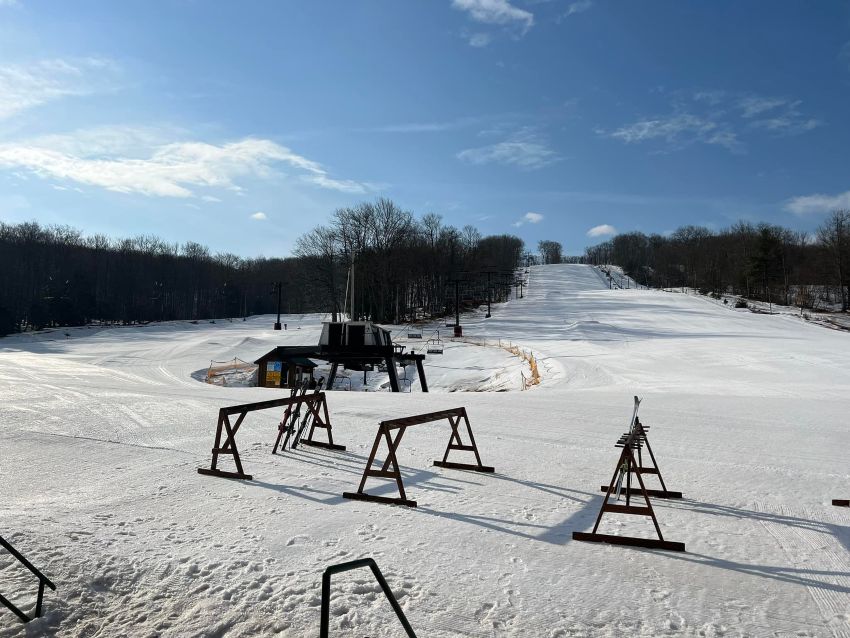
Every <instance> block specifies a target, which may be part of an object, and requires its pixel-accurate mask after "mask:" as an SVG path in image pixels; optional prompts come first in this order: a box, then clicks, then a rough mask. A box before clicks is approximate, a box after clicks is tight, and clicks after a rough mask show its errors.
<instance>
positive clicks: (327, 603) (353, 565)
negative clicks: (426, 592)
mask: <svg viewBox="0 0 850 638" xmlns="http://www.w3.org/2000/svg"><path fill="white" fill-rule="evenodd" d="M361 567H368V568H369V569H371V570H372V574H373V575H374V576H375V580H377V581H378V584H379V585H380V586H381V589H382V590H383V592H384V596H386V597H387V600H388V601H389V602H390V605H392V608H393V611H394V612H395V615H396V617H397V618H398V619H399V622H401V625H402V627H404V631H405V632H407V635H408V638H416V634H415V633H414V631H413V627H411V626H410V623H409V622H408V621H407V617H406V616H405V615H404V611H403V610H402V608H401V605H399V604H398V600H396V597H395V595H394V594H393V592H392V590H391V589H390V586H389V585H388V584H387V580H386V578H384V575H383V574H382V573H381V570H380V568H379V567H378V564H377V563H376V562H375V561H374V560H373V559H371V558H361V559H359V560H352V561H349V562H347V563H340V564H339V565H331V566H330V567H328V568H327V569H326V570H325V573H324V574H322V624H321V628H320V629H319V638H328V632H329V631H330V627H329V625H330V612H331V576H333V575H334V574H339V573H340V572H348V571H351V570H353V569H360V568H361Z"/></svg>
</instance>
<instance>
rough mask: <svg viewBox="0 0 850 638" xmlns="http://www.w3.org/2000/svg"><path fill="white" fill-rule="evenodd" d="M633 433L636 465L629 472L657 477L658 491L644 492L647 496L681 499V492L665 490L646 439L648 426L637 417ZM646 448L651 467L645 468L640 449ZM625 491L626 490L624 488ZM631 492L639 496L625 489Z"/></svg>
mask: <svg viewBox="0 0 850 638" xmlns="http://www.w3.org/2000/svg"><path fill="white" fill-rule="evenodd" d="M634 431H635V434H636V435H637V463H636V464H635V465H634V466H633V467H632V468H631V471H632V472H634V473H635V474H655V475H657V476H658V480H659V481H660V482H661V489H660V490H650V489H648V490H646V493H647V494H648V495H649V496H656V497H658V498H682V493H681V492H672V491H670V490H668V489H667V486H666V485H665V484H664V477H663V476H661V469H660V468H659V467H658V461H656V460H655V455H654V454H653V453H652V446H651V445H650V444H649V439H648V438H647V432H648V431H649V426H648V425H644V424H643V423H641V422H640V420H639V419H638V417H635V422H634ZM644 446H645V447H646V451H647V452H649V458H650V459H651V460H652V465H651V466H647V465H644V464H643V454H642V448H643V447H644ZM608 487H609V486H608V485H603V486H602V487H601V490H602V491H603V492H607V491H608ZM624 489H626V488H624ZM627 489H629V490H631V493H632V494H636V495H639V494H640V490H639V489H637V488H634V487H630V488H627Z"/></svg>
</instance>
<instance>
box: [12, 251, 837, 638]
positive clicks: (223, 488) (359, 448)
mask: <svg viewBox="0 0 850 638" xmlns="http://www.w3.org/2000/svg"><path fill="white" fill-rule="evenodd" d="M529 279H530V282H529V286H528V290H527V293H526V296H525V298H524V299H520V300H513V301H511V302H508V303H506V304H501V305H499V306H496V307H494V311H493V317H492V318H490V319H484V318H483V315H482V314H474V315H471V316H468V317H465V318H464V319H463V324H464V333H465V335H469V336H470V338H471V340H472V341H476V340H477V341H478V342H486V343H488V344H493V343H496V344H498V340H500V339H501V340H503V341H510V342H511V343H513V344H519V345H520V346H521V347H522V348H524V349H525V350H530V351H532V352H533V353H534V356H535V357H536V358H537V361H538V366H539V369H540V374H541V377H542V381H541V383H540V385H538V386H536V387H534V388H532V389H531V390H529V391H527V392H519V391H514V392H449V391H450V390H463V389H518V385H517V384H516V383H515V381H516V380H517V379H518V378H519V373H520V371H525V373H526V374H527V364H525V362H523V361H522V360H521V359H519V358H518V357H516V356H514V355H512V354H511V353H509V352H507V351H505V350H504V349H502V348H499V347H498V345H486V346H480V345H475V344H474V343H465V342H448V341H447V342H446V354H444V355H443V356H442V357H438V356H435V357H431V358H429V359H428V360H427V361H426V372H427V374H428V376H429V383H430V385H431V386H432V392H431V393H429V394H423V393H420V392H411V393H402V394H391V393H386V392H354V391H352V392H334V393H332V394H331V395H329V406H330V410H331V418H332V420H333V423H334V434H335V439H337V441H338V442H340V443H343V444H345V445H347V446H348V450H347V451H346V452H341V453H340V452H330V451H323V450H317V449H310V450H298V451H296V452H289V451H288V452H286V454H285V455H284V456H272V455H271V454H270V451H271V445H272V443H273V441H274V437H275V435H276V423H277V420H278V419H279V418H280V414H278V413H272V411H270V412H268V413H263V412H259V413H253V414H251V415H249V416H248V418H247V419H246V421H245V424H244V425H243V427H242V429H241V430H240V432H239V437H238V441H239V444H240V449H241V450H242V457H243V463H244V465H245V467H246V471H248V472H249V473H252V474H253V475H254V479H255V480H254V481H251V482H239V481H230V480H224V479H216V478H212V477H208V476H202V475H199V474H197V472H196V468H197V467H200V466H206V465H208V464H209V456H210V448H211V447H212V444H213V432H214V425H215V418H216V414H217V410H218V408H219V407H221V406H224V405H228V404H235V403H244V402H247V401H253V400H262V399H267V398H269V397H270V396H275V395H276V391H274V390H267V389H262V388H228V387H224V388H223V387H217V386H212V385H208V384H204V383H200V382H198V381H197V380H196V378H194V377H193V373H197V372H198V371H199V370H205V369H206V367H207V366H208V365H209V361H210V360H213V359H214V360H226V359H230V358H233V357H239V358H241V359H245V360H251V359H252V358H254V357H256V356H259V355H260V354H262V353H264V352H266V351H267V350H268V349H270V348H271V347H273V346H275V345H294V344H298V343H311V342H314V341H315V340H316V339H317V338H318V334H319V324H320V320H321V317H318V316H308V317H290V318H288V319H290V320H289V321H287V323H288V324H289V330H287V331H286V332H285V333H274V332H273V331H271V330H270V329H269V327H270V322H269V319H268V317H261V318H255V319H252V320H249V321H247V322H244V323H243V322H241V321H240V322H233V323H222V322H218V323H216V324H205V323H201V324H197V325H193V324H188V323H174V324H165V325H159V326H155V325H151V326H147V327H138V328H113V329H103V330H94V329H92V330H87V329H75V330H72V331H68V333H69V334H70V337H65V336H64V334H63V332H64V331H60V332H59V333H53V334H51V335H46V336H45V335H41V336H35V337H34V336H32V335H28V336H18V337H14V338H7V339H4V340H0V389H2V399H0V401H2V402H1V403H0V417H2V423H3V426H4V427H3V429H2V430H0V445H1V446H2V450H3V453H2V456H0V480H2V486H3V499H2V503H0V534H2V535H3V536H4V537H5V538H7V539H8V540H10V541H11V542H12V543H13V544H15V545H16V546H17V547H18V548H19V549H20V550H21V551H22V552H23V553H24V554H25V555H27V556H28V557H29V558H31V559H32V561H33V562H34V563H35V564H36V565H37V566H39V567H40V568H42V569H43V570H44V571H45V573H46V574H47V575H48V576H50V577H51V578H52V579H53V580H54V581H55V582H56V584H57V585H58V587H59V589H58V591H57V592H55V593H54V592H50V591H48V592H47V594H46V596H45V614H44V616H43V617H42V618H41V619H39V620H36V621H34V622H32V623H30V624H29V625H27V626H23V625H20V624H18V623H17V621H16V620H15V618H14V617H13V616H12V615H11V613H9V612H4V613H2V614H0V637H3V638H5V637H7V636H17V635H29V636H39V635H51V634H56V635H63V636H86V637H94V636H125V635H127V636H256V635H281V636H310V635H316V634H317V633H318V623H319V602H320V582H321V573H322V571H323V569H324V568H325V567H326V566H327V565H329V564H333V563H336V562H341V561H345V560H351V559H354V558H360V557H364V556H372V557H374V558H375V559H376V560H377V562H378V564H379V565H380V566H381V567H382V569H383V570H384V572H385V574H386V575H387V577H388V580H389V582H390V585H391V587H392V588H393V590H394V591H395V592H396V593H397V594H398V596H399V599H400V601H401V603H402V605H403V607H404V608H405V610H406V613H407V616H408V618H409V619H410V621H411V623H412V625H413V626H414V628H415V629H416V630H417V633H418V635H419V636H482V637H483V636H534V637H536V636H541V637H556V636H624V637H625V636H721V635H724V636H836V637H839V636H850V555H848V549H850V528H848V523H850V511H848V510H847V509H841V508H835V507H832V506H831V505H830V504H829V503H830V499H832V498H850V472H848V468H847V463H846V450H847V447H848V443H850V436H848V433H847V414H848V412H850V396H848V389H850V361H848V353H850V348H849V347H848V346H850V341H848V339H850V335H848V334H847V333H844V332H839V331H834V330H827V329H824V328H822V327H818V326H813V325H809V324H806V323H802V322H800V321H799V319H795V318H793V317H788V316H782V315H758V314H752V313H736V312H730V311H729V310H728V309H726V308H723V307H721V306H718V305H717V304H714V303H711V302H710V301H709V300H707V299H704V298H700V297H694V296H688V295H681V294H678V295H674V294H670V293H663V292H658V291H647V290H634V289H631V290H608V289H607V284H606V282H605V281H604V279H603V277H602V276H601V275H600V274H599V272H598V271H597V270H595V269H593V268H591V267H587V266H578V265H562V266H541V267H535V268H532V269H531V273H530V275H529ZM299 324H300V329H299ZM445 330H446V329H445V328H443V331H445ZM398 331H399V334H401V329H400V328H399V329H398ZM425 332H426V334H425V335H424V336H426V337H427V336H428V335H427V330H426V331H425ZM443 336H444V338H445V335H443ZM410 345H413V344H410ZM511 366H515V369H513V368H512V367H511ZM355 374H360V373H355ZM370 374H372V373H370ZM499 374H501V375H503V376H502V377H499V376H498V375H499ZM374 375H375V377H374V383H375V384H376V386H375V387H374V388H372V389H377V388H378V387H379V386H380V385H381V382H380V378H379V375H378V373H374ZM511 375H515V378H514V377H512V376H511ZM196 376H197V374H196ZM500 379H502V381H504V386H505V387H500V384H501V383H502V381H500ZM506 379H509V381H507V380H506ZM416 385H417V384H416V383H415V382H414V383H413V386H414V389H416ZM634 394H638V395H640V396H641V397H643V398H644V402H643V404H642V407H641V415H642V417H643V418H642V420H643V421H644V423H645V424H647V425H649V426H651V428H652V430H651V439H652V443H653V448H654V451H655V452H656V455H657V457H658V460H659V463H660V465H661V468H662V470H663V472H664V475H665V479H666V481H667V483H668V486H669V487H670V488H671V489H678V490H681V491H682V492H684V494H685V497H686V498H685V499H683V500H682V501H669V502H665V501H662V500H655V501H654V506H655V508H656V512H657V514H658V517H659V522H660V524H661V527H662V530H663V532H664V535H665V538H667V539H669V540H674V541H682V542H684V543H686V546H687V552H686V553H672V552H662V551H651V550H643V549H633V548H627V547H618V546H605V545H596V544H591V543H581V542H576V541H573V540H572V539H571V533H572V532H573V531H575V530H589V529H590V528H591V527H592V526H593V521H594V520H595V517H596V514H597V512H598V509H599V505H600V502H601V500H602V495H601V494H600V493H599V491H598V490H599V486H600V484H601V483H604V482H606V481H607V480H608V479H609V478H610V475H611V473H612V472H613V470H614V464H615V462H616V459H617V452H618V451H617V450H616V449H615V448H614V443H615V441H616V439H617V437H618V436H619V434H621V433H622V432H623V431H624V429H625V428H626V427H627V424H628V423H627V422H628V417H629V414H630V413H631V403H632V399H631V397H632V395H634ZM458 405H465V406H466V407H467V409H468V411H469V414H470V419H471V422H472V426H473V429H474V431H475V435H476V440H477V443H478V445H479V448H480V449H481V452H482V456H483V461H484V463H485V464H489V465H494V466H495V467H496V474H494V475H486V474H475V473H470V472H460V471H453V470H448V469H439V468H435V467H433V466H432V461H433V460H434V459H435V458H439V457H440V455H441V454H442V452H443V449H444V448H445V444H446V442H447V440H448V435H449V432H448V427H447V425H445V424H431V425H421V426H417V427H415V428H412V429H411V430H409V431H408V433H407V434H406V435H405V439H404V442H403V443H402V446H401V449H400V452H399V461H400V463H401V464H402V468H403V472H404V474H405V485H406V487H407V490H408V494H409V497H410V498H413V499H416V500H417V501H418V502H419V507H418V508H416V509H406V508H401V507H391V506H386V505H379V504H373V503H364V502H358V501H349V500H345V499H343V498H342V497H341V494H342V492H343V491H348V490H354V489H356V486H357V483H358V481H359V478H360V475H361V473H362V470H363V466H364V464H365V460H366V457H367V455H368V452H369V450H370V448H371V444H372V441H373V439H374V435H375V430H376V426H377V423H378V421H380V420H382V419H386V418H390V417H394V416H402V415H406V414H415V413H419V412H425V411H431V410H437V409H441V408H448V407H454V406H458ZM223 463H227V461H226V460H225V461H223ZM650 480H651V479H650ZM370 481H374V483H370V485H372V486H374V485H375V484H376V483H380V481H379V480H378V479H370ZM389 488H390V486H385V487H379V488H377V489H375V490H373V491H375V492H377V493H380V494H387V495H391V494H392V490H391V489H389ZM629 519H633V517H623V516H617V515H606V518H605V519H604V520H603V529H602V531H604V532H606V533H614V534H645V535H647V536H651V533H652V530H651V524H650V523H649V522H648V521H643V520H629ZM335 582H336V583H338V584H337V585H335V590H334V597H333V601H332V606H331V615H332V622H331V625H332V634H333V635H339V636H342V635H357V636H363V635H370V636H397V635H403V634H402V632H401V628H400V626H398V625H397V624H396V623H395V621H394V619H393V618H392V612H391V610H390V608H389V605H387V604H386V603H385V602H384V600H383V598H382V596H381V593H380V591H379V589H378V588H377V585H375V584H374V583H372V582H371V581H370V580H369V578H368V575H367V573H365V572H362V573H361V572H350V573H347V574H344V575H340V576H338V577H336V578H335ZM34 584H35V583H34V582H31V581H30V580H29V579H28V578H26V577H25V574H24V573H23V572H22V570H21V569H20V568H19V567H18V566H16V564H15V563H13V561H11V560H10V559H9V557H8V556H7V555H5V554H3V555H0V593H3V594H6V595H8V594H12V595H11V598H12V599H13V600H14V601H16V602H19V603H21V605H22V606H24V607H25V609H27V610H31V609H32V604H33V601H34V588H33V585H34ZM25 590H26V591H25ZM0 611H2V610H0Z"/></svg>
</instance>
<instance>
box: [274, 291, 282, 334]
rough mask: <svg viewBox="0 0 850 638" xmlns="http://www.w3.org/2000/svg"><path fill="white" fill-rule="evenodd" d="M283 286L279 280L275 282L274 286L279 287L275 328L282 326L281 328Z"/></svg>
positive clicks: (278, 328)
mask: <svg viewBox="0 0 850 638" xmlns="http://www.w3.org/2000/svg"><path fill="white" fill-rule="evenodd" d="M281 287H282V284H281V282H279V281H278V282H276V283H275V284H274V288H277V323H275V324H274V329H275V330H280V328H281V324H280V294H281V293H280V289H281Z"/></svg>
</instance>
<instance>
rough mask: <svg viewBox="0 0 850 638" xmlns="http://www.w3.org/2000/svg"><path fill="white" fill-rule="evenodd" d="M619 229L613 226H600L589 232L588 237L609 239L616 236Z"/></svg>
mask: <svg viewBox="0 0 850 638" xmlns="http://www.w3.org/2000/svg"><path fill="white" fill-rule="evenodd" d="M616 234H617V229H616V228H614V227H613V226H612V225H611V224H600V225H599V226H594V227H593V228H591V229H590V230H589V231H587V236H588V237H608V236H610V235H616Z"/></svg>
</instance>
